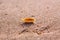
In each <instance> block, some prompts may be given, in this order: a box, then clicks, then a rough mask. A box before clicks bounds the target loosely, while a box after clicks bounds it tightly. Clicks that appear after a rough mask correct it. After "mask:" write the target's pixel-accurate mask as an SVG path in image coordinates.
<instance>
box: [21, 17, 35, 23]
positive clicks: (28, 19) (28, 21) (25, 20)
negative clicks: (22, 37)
mask: <svg viewBox="0 0 60 40" xmlns="http://www.w3.org/2000/svg"><path fill="white" fill-rule="evenodd" d="M22 21H23V22H24V23H34V22H35V21H36V19H35V18H23V19H22Z"/></svg>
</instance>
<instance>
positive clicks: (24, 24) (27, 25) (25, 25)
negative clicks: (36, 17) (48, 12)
mask: <svg viewBox="0 0 60 40" xmlns="http://www.w3.org/2000/svg"><path fill="white" fill-rule="evenodd" d="M33 24H34V23H33V22H30V23H22V25H23V26H24V27H29V26H31V25H33Z"/></svg>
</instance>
